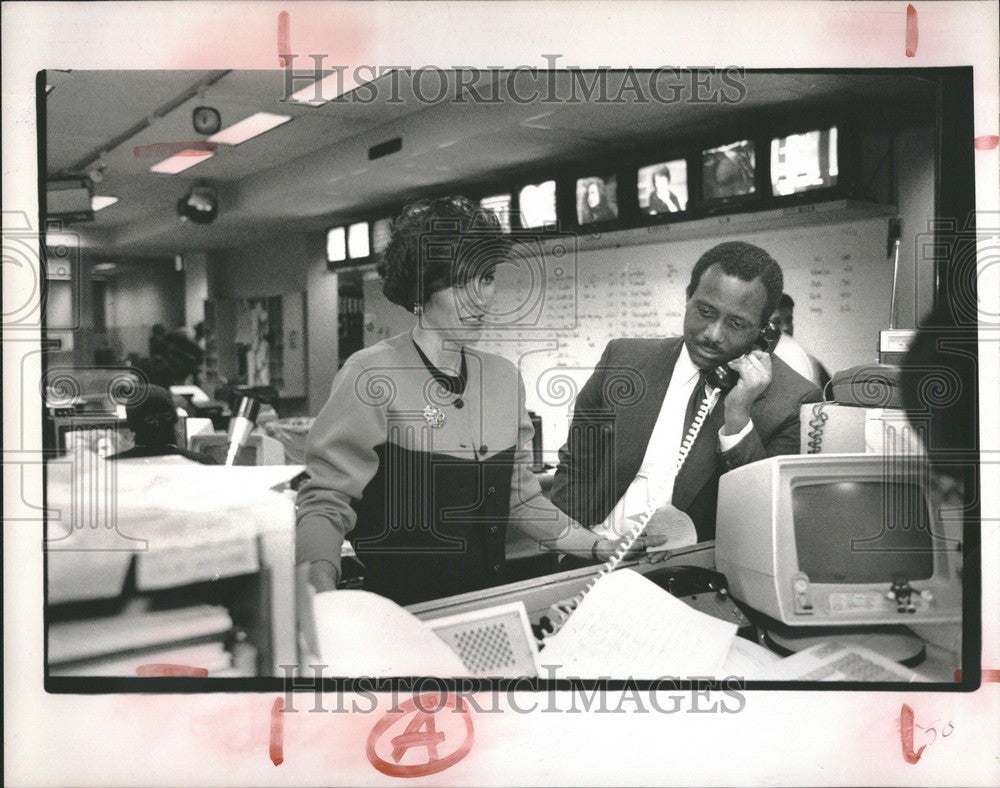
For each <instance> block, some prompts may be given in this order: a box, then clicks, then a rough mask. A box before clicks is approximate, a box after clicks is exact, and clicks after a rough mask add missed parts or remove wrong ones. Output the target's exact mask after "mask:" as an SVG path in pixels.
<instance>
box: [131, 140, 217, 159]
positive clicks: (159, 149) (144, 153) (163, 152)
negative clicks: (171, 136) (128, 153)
mask: <svg viewBox="0 0 1000 788" xmlns="http://www.w3.org/2000/svg"><path fill="white" fill-rule="evenodd" d="M218 147H219V144H218V143H216V142H209V141H208V140H193V141H191V142H154V143H152V144H150V145H136V146H135V147H134V148H132V155H133V156H135V157H136V158H142V157H153V156H155V157H157V158H159V157H161V156H204V155H205V154H206V153H215V151H216V150H217V149H218Z"/></svg>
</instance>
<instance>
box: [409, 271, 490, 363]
mask: <svg viewBox="0 0 1000 788" xmlns="http://www.w3.org/2000/svg"><path fill="white" fill-rule="evenodd" d="M495 294H496V280H495V276H494V272H493V270H492V269H491V270H489V271H486V272H485V273H483V274H482V275H481V276H479V277H477V278H475V279H471V280H470V281H469V282H467V283H465V284H459V285H453V286H451V287H447V288H445V289H444V290H438V291H436V292H434V293H432V294H431V297H430V298H428V299H427V301H426V303H425V304H424V314H423V316H422V317H421V318H420V325H421V326H422V327H423V328H425V329H428V330H430V331H436V332H438V333H439V334H440V335H441V338H442V339H445V340H451V341H452V342H456V343H458V344H465V345H468V344H474V343H476V342H478V341H479V338H480V337H481V335H482V333H483V329H484V327H485V326H486V317H487V316H488V315H489V314H490V311H491V308H492V305H493V299H494V296H495Z"/></svg>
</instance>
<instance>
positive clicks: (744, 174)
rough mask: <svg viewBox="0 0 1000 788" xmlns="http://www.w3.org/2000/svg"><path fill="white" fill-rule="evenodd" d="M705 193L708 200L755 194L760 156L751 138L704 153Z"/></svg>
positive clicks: (703, 176)
mask: <svg viewBox="0 0 1000 788" xmlns="http://www.w3.org/2000/svg"><path fill="white" fill-rule="evenodd" d="M701 160H702V194H703V195H704V197H705V199H706V200H709V201H716V200H727V199H729V198H731V197H740V196H743V195H746V194H753V193H754V192H755V191H756V186H755V185H754V173H755V172H756V160H755V154H754V146H753V143H752V142H751V141H750V140H741V141H739V142H733V143H731V144H729V145H721V146H720V147H718V148H709V149H708V150H705V151H703V152H702V154H701Z"/></svg>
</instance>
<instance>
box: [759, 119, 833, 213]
mask: <svg viewBox="0 0 1000 788" xmlns="http://www.w3.org/2000/svg"><path fill="white" fill-rule="evenodd" d="M837 175H838V162H837V127H836V126H832V127H831V128H828V129H825V130H816V131H807V132H805V133H804V134H789V135H788V136H787V137H776V138H774V139H773V140H771V189H772V191H773V193H774V194H775V196H784V195H788V194H800V193H802V192H808V191H812V190H814V189H828V188H831V187H833V186H836V185H837Z"/></svg>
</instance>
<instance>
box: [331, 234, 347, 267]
mask: <svg viewBox="0 0 1000 788" xmlns="http://www.w3.org/2000/svg"><path fill="white" fill-rule="evenodd" d="M346 259H347V230H346V228H344V227H331V228H330V229H329V230H327V231H326V261H327V262H328V263H342V262H344V260H346Z"/></svg>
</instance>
